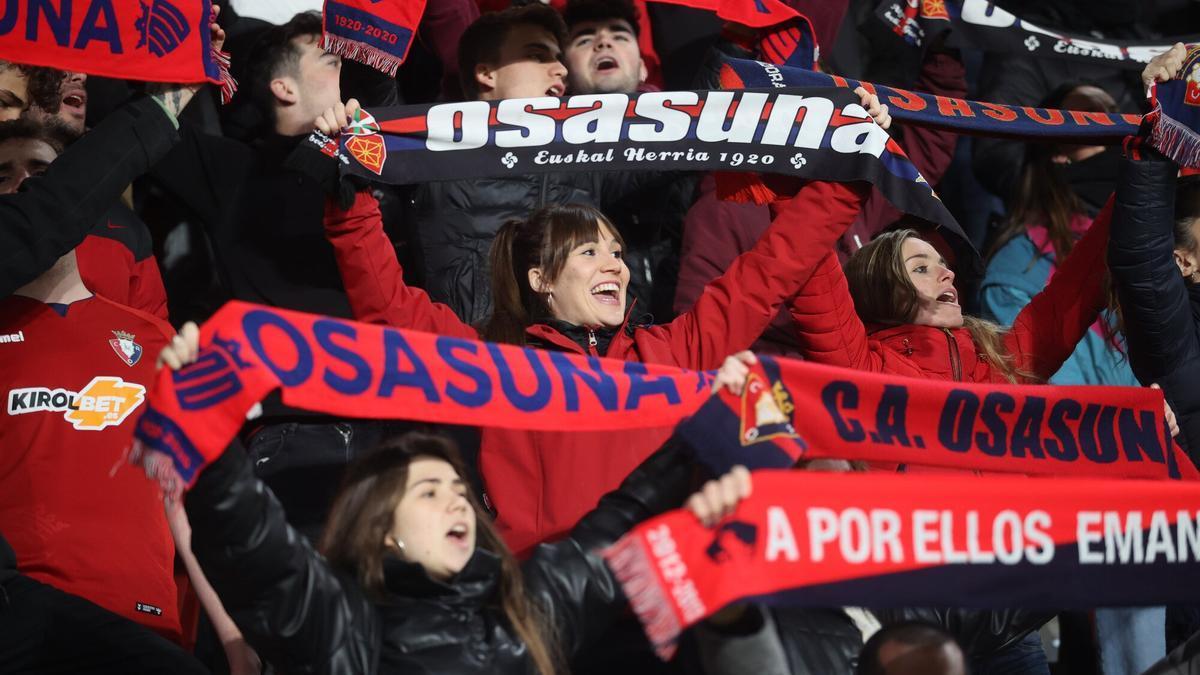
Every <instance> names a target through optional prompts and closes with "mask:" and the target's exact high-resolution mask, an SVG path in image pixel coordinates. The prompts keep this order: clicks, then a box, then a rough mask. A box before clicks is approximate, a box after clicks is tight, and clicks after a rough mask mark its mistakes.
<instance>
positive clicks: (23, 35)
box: [0, 0, 234, 96]
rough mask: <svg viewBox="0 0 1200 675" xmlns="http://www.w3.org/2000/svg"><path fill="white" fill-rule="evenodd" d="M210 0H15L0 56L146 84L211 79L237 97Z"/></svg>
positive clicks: (0, 21)
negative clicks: (217, 47)
mask: <svg viewBox="0 0 1200 675" xmlns="http://www.w3.org/2000/svg"><path fill="white" fill-rule="evenodd" d="M211 16H212V6H211V4H210V1H209V0H76V1H75V2H66V1H64V2H45V1H43V0H10V1H9V2H6V3H5V4H4V7H3V9H0V59H3V60H5V61H11V62H13V63H23V64H29V65H36V66H47V67H50V68H58V69H60V70H68V71H75V72H82V73H87V74H89V75H101V76H104V77H112V78H116V79H123V80H141V81H149V82H180V83H199V82H205V81H207V82H212V83H214V84H218V85H221V86H222V87H223V88H224V89H225V94H226V96H232V93H233V91H232V88H233V86H234V83H233V81H232V79H231V78H229V76H228V63H229V62H228V56H227V55H223V54H219V53H216V52H214V50H213V49H212V48H211V43H210V37H209V30H208V24H209V22H210V17H211Z"/></svg>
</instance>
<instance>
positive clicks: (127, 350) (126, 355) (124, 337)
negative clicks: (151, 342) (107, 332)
mask: <svg viewBox="0 0 1200 675" xmlns="http://www.w3.org/2000/svg"><path fill="white" fill-rule="evenodd" d="M112 334H113V335H114V336H116V337H114V338H112V339H111V340H109V341H108V344H110V345H112V348H113V351H114V352H116V353H117V356H119V357H121V360H122V361H124V362H125V365H127V366H133V365H135V364H137V362H138V361H140V360H141V358H142V346H141V345H139V344H138V343H136V342H134V341H133V338H134V335H133V333H126V332H125V331H123V330H114V331H113V332H112Z"/></svg>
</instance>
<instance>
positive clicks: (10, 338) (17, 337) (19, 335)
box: [0, 330, 25, 344]
mask: <svg viewBox="0 0 1200 675" xmlns="http://www.w3.org/2000/svg"><path fill="white" fill-rule="evenodd" d="M24 341H25V331H21V330H19V331H17V332H15V333H12V334H10V335H0V344H4V343H6V342H24Z"/></svg>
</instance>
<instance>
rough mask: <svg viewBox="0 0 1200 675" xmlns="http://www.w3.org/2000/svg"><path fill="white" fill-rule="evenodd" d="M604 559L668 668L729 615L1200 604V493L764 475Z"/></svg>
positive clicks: (1054, 482)
mask: <svg viewBox="0 0 1200 675" xmlns="http://www.w3.org/2000/svg"><path fill="white" fill-rule="evenodd" d="M753 481H754V485H753V493H752V494H751V496H750V497H749V498H748V499H745V500H743V501H742V502H741V503H740V504H739V505H738V507H737V509H736V510H735V511H734V513H733V514H732V515H731V516H729V517H728V518H726V519H725V520H724V521H722V522H721V523H719V524H718V525H716V526H715V527H713V528H708V527H704V526H702V525H701V524H700V523H699V521H698V520H697V519H696V517H695V516H694V515H693V514H692V513H691V512H690V511H686V510H679V511H674V512H671V513H667V514H665V515H662V516H659V517H657V518H654V519H651V520H649V521H646V522H644V523H642V524H640V525H638V526H637V527H636V528H634V529H633V530H631V531H630V532H629V533H628V534H626V535H625V537H623V538H622V539H621V540H620V541H618V542H617V543H616V544H614V545H613V546H611V547H609V548H608V549H605V550H604V551H603V552H602V553H603V555H604V558H605V560H606V561H607V562H608V565H609V567H610V568H611V569H612V570H613V572H614V574H615V575H616V577H617V578H618V579H619V580H620V582H621V585H622V587H623V589H624V591H625V595H626V596H627V597H628V598H629V604H630V606H631V607H632V608H633V610H634V611H635V612H636V613H637V615H638V618H639V619H641V621H642V625H643V627H644V628H645V630H646V634H647V635H648V636H649V638H650V641H651V643H652V644H654V646H655V649H656V650H657V651H658V653H659V655H660V656H661V657H663V658H664V659H666V658H670V656H671V655H672V654H673V652H674V650H675V642H676V639H677V637H678V636H679V634H680V632H682V631H683V630H684V629H685V628H687V627H688V626H691V625H693V624H695V623H696V622H698V621H700V620H701V619H703V618H705V617H706V616H709V615H711V614H712V613H713V612H715V611H716V610H719V609H721V608H722V607H724V606H726V605H728V604H730V603H732V602H739V601H740V602H765V603H767V604H774V605H784V606H808V607H844V606H867V607H880V608H884V607H904V606H914V605H915V606H953V607H963V606H966V607H979V608H1004V607H1027V608H1031V609H1033V608H1045V609H1074V608H1081V609H1082V608H1092V607H1099V606H1144V605H1159V604H1172V603H1183V604H1186V603H1195V602H1198V601H1200V587H1198V586H1197V585H1196V584H1195V579H1196V576H1197V574H1200V510H1198V505H1200V484H1196V483H1162V482H1146V481H1103V480H1079V479H1043V480H1038V479H1027V478H1018V477H996V476H990V477H987V478H979V479H973V480H972V479H969V478H968V479H964V478H962V477H951V476H922V477H921V479H920V480H913V478H912V477H910V476H904V475H897V474H825V473H822V474H819V475H818V474H815V473H806V472H800V471H777V470H766V471H758V472H755V473H754V475H753Z"/></svg>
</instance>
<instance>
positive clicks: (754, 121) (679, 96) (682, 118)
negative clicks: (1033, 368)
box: [341, 88, 959, 231]
mask: <svg viewBox="0 0 1200 675" xmlns="http://www.w3.org/2000/svg"><path fill="white" fill-rule="evenodd" d="M371 112H372V114H373V116H374V119H375V120H376V121H377V122H378V125H379V129H380V133H379V134H378V135H377V136H361V135H354V136H343V139H342V141H341V142H342V149H343V151H344V153H345V154H348V155H351V156H354V157H355V158H356V159H358V161H357V162H355V163H352V164H351V166H350V167H349V171H350V172H351V173H357V174H359V175H362V176H364V177H366V178H372V179H374V178H380V179H382V180H383V181H384V182H387V183H395V184H404V183H422V182H428V181H436V180H452V179H469V178H485V177H497V176H509V175H526V174H531V173H543V172H561V171H573V172H585V171H656V172H664V171H707V170H721V171H748V172H755V173H780V174H787V175H793V176H799V177H803V178H810V179H817V180H835V181H848V180H863V181H868V182H870V183H872V184H873V185H875V187H876V188H878V189H879V190H880V192H882V193H883V194H884V196H885V197H887V198H888V200H889V201H890V202H891V203H892V204H894V205H895V206H896V207H897V208H899V209H901V210H902V211H905V212H906V213H911V214H913V215H916V216H918V217H920V218H923V219H925V220H927V221H929V222H931V223H936V224H939V225H944V226H948V227H950V228H952V229H954V230H956V231H957V230H958V229H959V228H958V224H957V223H956V222H955V221H954V218H953V216H951V215H950V212H949V211H948V210H947V209H946V207H945V205H943V204H942V202H941V200H939V199H938V198H937V196H936V195H935V194H934V193H933V190H932V188H930V186H929V184H928V183H927V182H925V180H924V179H923V178H922V177H921V175H920V173H919V172H918V171H917V169H916V167H914V166H913V165H912V162H910V161H909V160H908V158H907V156H905V155H904V152H903V151H902V150H901V149H900V147H899V145H897V144H896V143H895V141H893V140H892V139H891V138H890V137H889V136H888V135H887V132H886V131H884V130H883V129H880V128H879V126H878V125H876V124H875V123H874V122H873V121H872V120H871V119H870V117H869V116H868V115H867V113H866V111H865V110H863V108H862V106H861V105H859V102H858V100H857V97H855V96H854V95H853V93H852V92H849V91H845V90H844V89H838V88H827V89H772V90H768V91H670V92H645V93H641V94H587V95H579V96H571V97H567V98H552V97H542V98H529V99H507V100H504V101H492V102H488V101H465V102H460V103H442V104H437V105H432V106H406V107H397V108H384V109H376V110H373V111H371ZM364 139H372V140H371V141H370V142H371V143H372V147H365V146H364V145H363V144H364ZM351 143H353V144H354V145H355V146H357V147H349V146H350V144H351ZM364 156H365V157H367V160H366V161H364V160H363V159H362V158H363V157H364ZM380 158H382V169H381V170H377V169H379V167H380V165H379V163H378V161H379V160H380Z"/></svg>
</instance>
